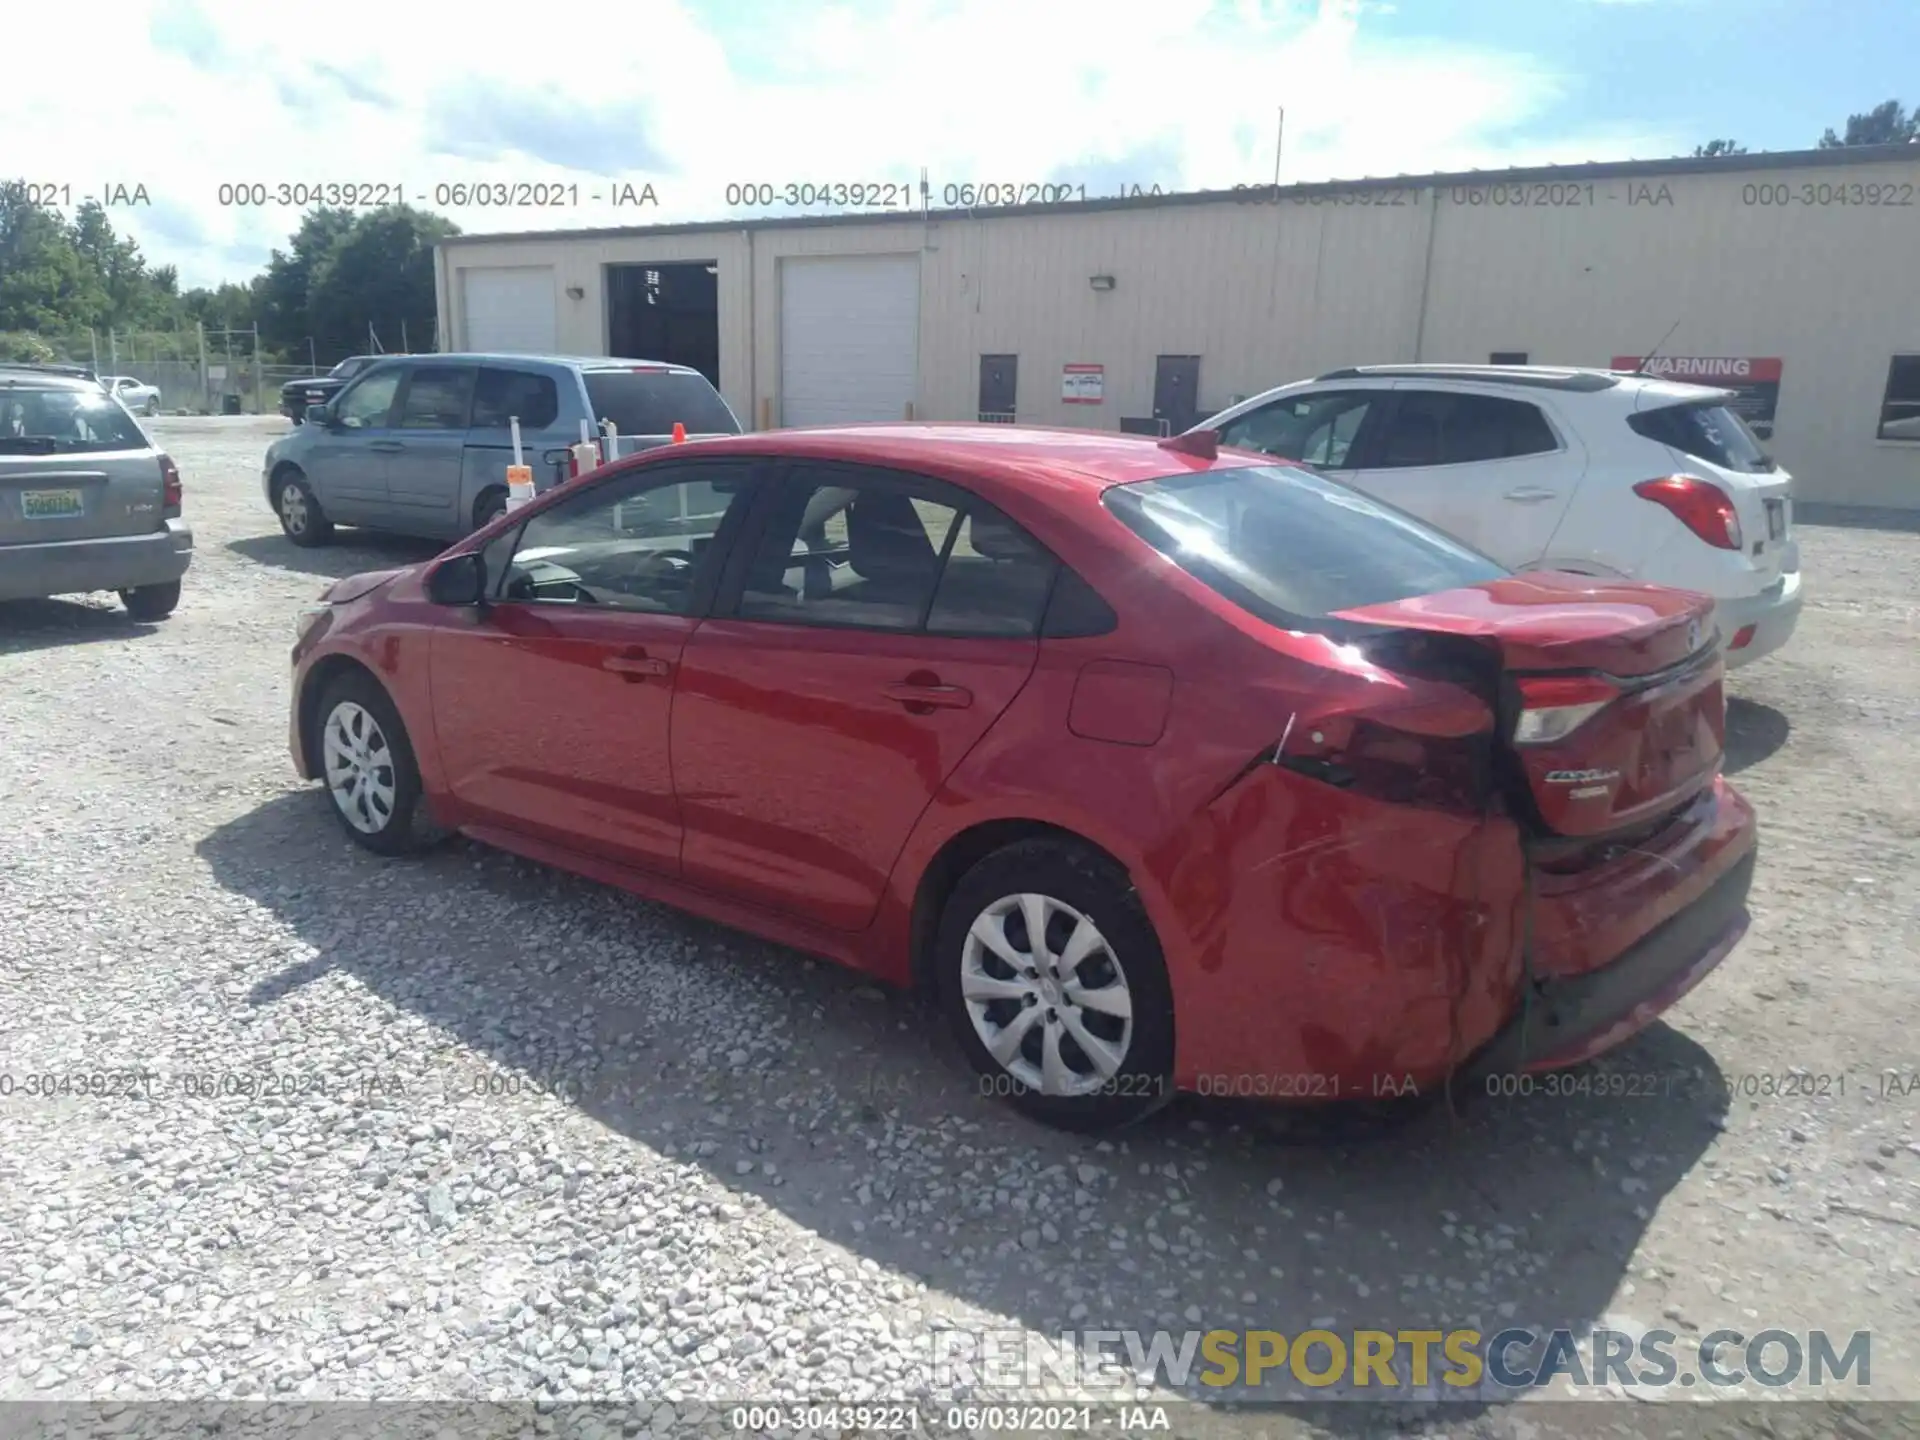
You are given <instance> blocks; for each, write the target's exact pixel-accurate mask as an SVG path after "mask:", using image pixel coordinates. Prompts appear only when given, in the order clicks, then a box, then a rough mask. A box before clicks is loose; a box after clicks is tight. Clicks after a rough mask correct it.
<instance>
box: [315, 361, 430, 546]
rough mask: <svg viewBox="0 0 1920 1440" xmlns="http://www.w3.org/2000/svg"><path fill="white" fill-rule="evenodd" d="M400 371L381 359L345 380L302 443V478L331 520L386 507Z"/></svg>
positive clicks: (366, 516) (366, 515) (368, 515)
mask: <svg viewBox="0 0 1920 1440" xmlns="http://www.w3.org/2000/svg"><path fill="white" fill-rule="evenodd" d="M404 373H405V367H404V366H400V365H384V366H381V367H380V368H379V369H377V370H371V371H369V372H368V373H367V374H365V375H362V376H361V377H360V378H359V379H358V380H355V381H354V382H352V383H351V384H350V385H348V386H347V387H346V388H345V389H344V390H342V391H341V392H340V394H339V395H338V396H337V397H335V400H334V405H333V418H332V419H331V420H329V421H328V422H327V426H326V428H325V429H323V430H321V431H320V432H319V433H318V434H316V435H315V436H314V437H313V443H312V444H311V445H310V446H308V448H307V454H306V459H305V461H304V468H305V469H306V472H307V481H308V483H309V484H311V485H312V486H313V493H314V494H315V495H316V496H318V497H319V499H320V507H321V508H322V509H323V510H325V511H326V512H327V514H328V515H330V516H332V517H333V518H334V519H336V520H363V521H364V520H373V519H378V518H380V517H381V516H382V515H383V514H384V513H385V511H386V508H387V459H388V457H389V456H390V455H391V454H392V452H393V450H394V449H395V447H396V444H397V442H396V441H395V440H394V439H393V426H392V418H393V409H394V402H395V400H396V399H397V398H398V396H399V393H400V380H401V377H402V376H403V374H404Z"/></svg>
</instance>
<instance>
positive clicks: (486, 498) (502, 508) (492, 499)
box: [473, 486, 507, 530]
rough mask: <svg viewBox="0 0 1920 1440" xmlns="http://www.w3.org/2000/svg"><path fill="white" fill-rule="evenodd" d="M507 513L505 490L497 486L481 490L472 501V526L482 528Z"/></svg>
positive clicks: (477, 528)
mask: <svg viewBox="0 0 1920 1440" xmlns="http://www.w3.org/2000/svg"><path fill="white" fill-rule="evenodd" d="M506 513H507V492H506V491H504V490H502V489H500V488H499V487H498V486H495V487H493V488H492V489H488V490H482V491H481V492H480V493H479V495H477V496H476V497H475V498H474V502H473V528H474V529H476V530H484V529H486V528H487V526H489V525H491V524H492V523H493V522H494V521H495V520H497V519H499V518H500V517H501V516H502V515H504V514H506Z"/></svg>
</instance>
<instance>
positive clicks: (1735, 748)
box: [1722, 695, 1793, 775]
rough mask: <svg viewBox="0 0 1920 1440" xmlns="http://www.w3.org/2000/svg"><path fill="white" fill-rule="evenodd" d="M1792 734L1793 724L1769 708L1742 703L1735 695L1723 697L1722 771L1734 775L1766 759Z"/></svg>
mask: <svg viewBox="0 0 1920 1440" xmlns="http://www.w3.org/2000/svg"><path fill="white" fill-rule="evenodd" d="M1792 733H1793V722H1792V721H1791V720H1789V719H1787V717H1786V716H1785V715H1783V714H1781V713H1780V712H1779V711H1778V710H1776V709H1774V708H1773V706H1771V705H1762V704H1761V703H1760V702H1759V701H1758V700H1746V699H1743V698H1741V697H1740V696H1738V695H1732V696H1729V697H1728V698H1727V742H1726V758H1725V760H1724V761H1723V763H1722V769H1723V770H1724V771H1725V772H1726V773H1727V774H1729V775H1738V774H1739V773H1740V772H1741V771H1742V770H1745V769H1747V768H1748V767H1749V766H1752V765H1758V764H1759V763H1760V762H1761V761H1762V760H1765V759H1767V758H1768V757H1770V756H1771V755H1772V754H1773V753H1774V752H1775V751H1777V750H1778V749H1779V748H1780V747H1781V746H1782V745H1785V744H1786V743H1787V738H1788V737H1789V736H1790V735H1791V734H1792Z"/></svg>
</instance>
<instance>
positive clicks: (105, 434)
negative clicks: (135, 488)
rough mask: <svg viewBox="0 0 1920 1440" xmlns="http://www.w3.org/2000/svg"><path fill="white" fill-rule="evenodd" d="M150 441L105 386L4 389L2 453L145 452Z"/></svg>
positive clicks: (0, 431) (1, 401)
mask: <svg viewBox="0 0 1920 1440" xmlns="http://www.w3.org/2000/svg"><path fill="white" fill-rule="evenodd" d="M148 443H149V442H148V440H147V437H146V434H145V433H144V432H143V431H142V430H141V429H140V427H139V425H137V424H136V423H134V419H133V417H132V416H131V415H129V414H127V412H126V410H125V409H123V408H122V407H121V405H120V402H119V401H118V400H115V399H114V398H113V397H112V396H110V395H108V394H107V393H106V392H105V391H104V390H98V389H94V388H92V387H89V388H87V389H83V390H27V389H22V388H17V387H14V386H8V387H6V388H4V389H0V454H6V453H9V452H11V453H14V454H19V453H21V452H22V451H33V450H40V451H43V452H71V453H76V454H77V453H83V452H86V451H105V450H145V449H147V448H148Z"/></svg>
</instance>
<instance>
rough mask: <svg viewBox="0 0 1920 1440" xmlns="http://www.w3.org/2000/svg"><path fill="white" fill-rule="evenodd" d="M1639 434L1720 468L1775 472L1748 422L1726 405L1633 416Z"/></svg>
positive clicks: (1629, 421)
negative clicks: (1748, 426) (1772, 470)
mask: <svg viewBox="0 0 1920 1440" xmlns="http://www.w3.org/2000/svg"><path fill="white" fill-rule="evenodd" d="M1627 424H1629V425H1631V426H1632V427H1633V429H1634V431H1635V433H1636V434H1639V435H1644V436H1645V437H1646V438H1647V439H1649V440H1657V441H1658V442H1659V443H1660V444H1662V445H1666V446H1669V447H1671V448H1672V449H1675V450H1678V451H1679V452H1680V453H1681V454H1682V455H1691V456H1693V458H1694V459H1696V460H1705V461H1706V462H1707V463H1708V464H1709V465H1718V466H1720V468H1721V469H1723V470H1740V471H1744V472H1746V473H1747V474H1752V475H1759V474H1764V473H1765V472H1767V471H1769V470H1771V469H1773V461H1772V459H1771V458H1770V457H1769V456H1768V455H1767V452H1766V451H1765V450H1763V449H1761V448H1760V442H1759V441H1758V440H1756V439H1754V438H1753V432H1752V431H1751V430H1749V429H1747V422H1746V421H1744V420H1742V419H1741V418H1740V417H1739V416H1738V415H1736V414H1734V412H1733V411H1732V410H1730V409H1728V408H1727V407H1726V406H1725V405H1713V404H1708V405H1664V406H1662V407H1661V408H1660V409H1658V410H1642V411H1641V412H1640V413H1639V414H1637V415H1629V416H1628V417H1627Z"/></svg>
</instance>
